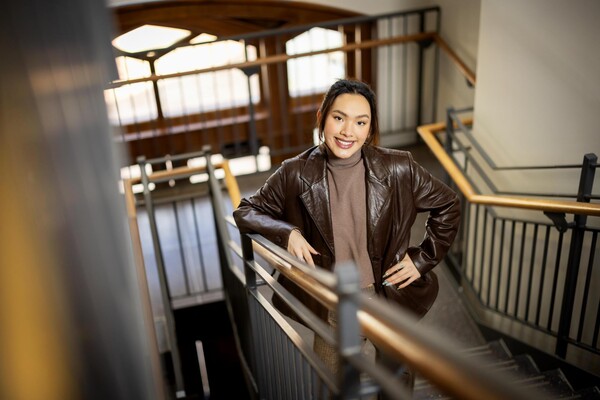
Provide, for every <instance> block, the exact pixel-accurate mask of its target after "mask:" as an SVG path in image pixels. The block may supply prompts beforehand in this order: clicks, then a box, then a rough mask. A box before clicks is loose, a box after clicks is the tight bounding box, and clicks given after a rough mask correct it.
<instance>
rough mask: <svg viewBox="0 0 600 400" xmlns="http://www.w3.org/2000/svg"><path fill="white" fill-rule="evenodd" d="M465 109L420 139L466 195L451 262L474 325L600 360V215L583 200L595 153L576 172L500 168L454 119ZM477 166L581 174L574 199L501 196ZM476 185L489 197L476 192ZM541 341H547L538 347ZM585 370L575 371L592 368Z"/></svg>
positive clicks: (422, 130) (588, 194)
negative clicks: (596, 291)
mask: <svg viewBox="0 0 600 400" xmlns="http://www.w3.org/2000/svg"><path fill="white" fill-rule="evenodd" d="M467 111H470V110H460V111H455V110H453V109H449V112H448V118H447V123H437V124H430V125H426V126H421V127H419V128H418V132H419V134H420V135H421V137H422V138H423V140H424V141H425V143H426V144H427V145H428V146H429V148H430V149H431V150H432V152H433V153H434V155H435V156H436V157H437V159H438V160H439V161H440V163H441V165H442V166H443V167H444V169H445V170H446V171H447V173H448V175H449V180H450V183H451V184H453V185H455V186H456V188H457V189H458V190H459V191H460V192H461V193H462V196H463V200H464V201H463V223H462V227H461V231H460V233H459V239H458V240H457V241H456V243H455V245H454V246H453V248H452V250H451V252H450V253H449V257H448V258H449V260H450V261H451V265H452V266H454V269H455V273H456V275H457V277H458V278H459V280H461V281H462V283H463V284H464V286H465V287H466V288H467V289H468V291H467V295H468V298H470V299H471V300H472V302H473V303H472V304H474V305H477V307H476V308H477V310H476V311H475V312H476V317H477V319H478V320H479V322H480V323H483V324H484V325H487V326H490V327H492V328H494V329H497V330H500V331H504V333H507V334H508V335H509V336H513V337H516V338H517V339H518V340H521V341H524V342H527V341H528V339H527V338H528V337H531V336H532V333H531V332H532V331H533V332H537V335H538V336H536V339H535V340H531V343H528V344H530V345H532V346H533V347H537V348H538V349H540V350H542V351H545V352H547V353H551V354H555V355H557V356H559V357H561V358H563V359H564V358H567V355H568V352H569V351H571V350H572V349H573V348H574V347H575V348H577V349H579V350H574V351H584V352H587V353H588V354H590V355H591V357H592V358H594V359H596V360H598V359H600V349H599V347H598V335H599V331H600V301H598V299H597V296H596V297H594V295H593V290H592V289H593V288H594V286H593V285H594V279H597V274H598V273H599V272H598V271H597V265H598V262H597V260H595V257H594V256H595V253H596V248H597V247H596V246H597V238H598V232H600V228H598V227H593V226H588V225H587V220H588V217H592V218H595V217H598V216H600V204H597V203H591V202H590V201H591V200H592V199H598V198H599V197H598V196H595V195H593V194H592V186H593V181H594V172H595V169H596V167H597V166H598V164H597V157H596V155H594V154H586V155H585V156H584V158H583V163H582V164H579V165H557V166H524V167H499V166H497V165H495V163H493V160H491V158H490V157H489V155H487V154H486V153H485V151H484V150H483V148H482V146H481V145H480V144H479V143H477V140H476V139H475V138H474V137H473V135H472V134H471V133H470V129H469V125H470V124H472V120H470V119H468V118H467V119H464V120H461V119H460V118H459V117H458V116H457V114H458V113H460V112H467ZM441 133H445V135H444V137H445V141H444V142H443V143H442V139H440V136H442V135H440V134H441ZM473 150H477V152H476V154H473ZM478 160H484V162H485V163H487V168H488V169H491V170H516V169H520V170H554V169H564V168H570V169H573V168H578V169H580V171H581V174H580V179H579V188H578V193H577V194H573V195H567V194H539V193H535V194H533V193H518V192H506V191H501V190H499V189H498V188H497V187H496V186H495V185H494V182H493V180H492V179H491V178H490V177H489V176H488V175H486V173H485V168H484V167H482V165H480V163H479V162H478ZM477 178H478V179H477ZM481 182H483V184H485V185H486V186H487V187H488V188H490V190H491V192H492V193H491V194H482V193H481V191H480V190H479V189H478V188H477V183H481ZM520 196H528V197H520ZM541 196H545V197H561V198H565V197H573V198H574V200H555V199H548V198H542V197H541ZM507 210H508V212H507ZM510 210H517V211H510ZM518 210H527V211H528V212H526V213H522V212H518ZM521 214H523V216H521ZM544 215H545V216H546V217H547V218H549V219H550V220H551V223H549V222H547V220H545V217H543V216H544ZM566 215H573V221H572V222H567V219H566ZM594 220H595V221H597V219H594ZM553 227H555V228H556V230H554V229H552V228H553ZM569 231H570V235H568V232H569ZM564 254H567V257H566V260H565V256H564ZM561 282H563V284H562V285H561ZM596 282H597V281H596ZM594 300H595V304H594ZM559 303H560V306H558V304H559ZM481 310H483V311H481ZM498 317H501V318H498ZM502 321H509V326H508V327H507V325H506V323H505V322H502ZM511 324H512V325H511ZM519 329H520V330H521V333H520V334H519ZM540 333H541V334H543V335H544V336H546V337H550V338H553V340H550V341H549V340H542V341H540V340H539V334H540ZM533 335H534V336H535V335H536V334H535V333H534V334H533ZM574 364H575V365H578V362H577V361H575V362H574ZM592 364H593V362H592V363H586V362H583V363H580V364H579V365H578V366H580V367H581V368H583V369H590V368H591V365H592Z"/></svg>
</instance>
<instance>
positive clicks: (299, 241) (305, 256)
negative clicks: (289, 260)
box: [287, 229, 319, 267]
mask: <svg viewBox="0 0 600 400" xmlns="http://www.w3.org/2000/svg"><path fill="white" fill-rule="evenodd" d="M287 251H288V252H290V253H291V254H292V255H294V256H296V257H298V258H299V259H300V260H301V261H304V262H306V263H308V264H309V265H312V266H313V267H314V266H315V263H314V261H313V259H312V255H311V254H315V255H317V254H319V252H318V251H316V250H315V249H313V247H312V246H311V245H310V244H309V243H308V242H307V241H306V239H305V238H304V236H302V234H301V233H300V231H299V230H298V229H294V230H293V231H292V233H290V237H289V238H288V246H287Z"/></svg>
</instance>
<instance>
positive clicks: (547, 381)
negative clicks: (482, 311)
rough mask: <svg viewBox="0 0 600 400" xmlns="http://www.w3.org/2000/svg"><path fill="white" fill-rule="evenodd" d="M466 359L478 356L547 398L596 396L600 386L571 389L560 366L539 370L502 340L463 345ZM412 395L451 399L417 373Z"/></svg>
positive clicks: (598, 399) (589, 398) (586, 398)
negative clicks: (471, 345)
mask: <svg viewBox="0 0 600 400" xmlns="http://www.w3.org/2000/svg"><path fill="white" fill-rule="evenodd" d="M463 355H464V356H465V358H467V359H478V360H481V361H482V362H483V363H484V366H485V368H486V369H488V370H489V371H493V372H498V373H501V374H505V375H506V376H507V377H508V378H509V380H510V381H511V383H512V384H514V385H518V386H521V387H523V388H524V389H525V388H526V389H532V390H535V391H537V392H539V393H540V394H541V395H543V396H545V397H547V398H549V399H550V398H551V399H573V400H575V399H581V400H600V390H599V389H598V388H597V387H591V388H587V389H584V390H580V391H578V392H575V391H574V390H573V387H572V386H571V384H570V383H569V381H568V379H567V378H566V376H565V375H564V373H563V371H562V370H560V369H553V370H548V371H543V372H541V371H540V369H539V368H538V366H537V364H536V363H535V361H534V360H533V359H532V358H531V356H529V355H527V354H519V355H516V356H513V355H512V354H511V352H510V350H508V348H507V347H506V345H505V344H504V342H503V341H502V340H499V341H494V342H489V343H488V344H487V345H484V346H479V347H477V348H472V349H467V350H465V351H464V352H463ZM414 399H417V400H424V399H438V400H441V399H451V397H449V396H447V395H445V394H443V393H442V392H441V391H439V390H438V389H437V388H436V387H434V386H433V385H431V384H430V383H429V382H428V381H426V380H425V379H423V378H422V377H419V376H417V379H416V381H415V387H414Z"/></svg>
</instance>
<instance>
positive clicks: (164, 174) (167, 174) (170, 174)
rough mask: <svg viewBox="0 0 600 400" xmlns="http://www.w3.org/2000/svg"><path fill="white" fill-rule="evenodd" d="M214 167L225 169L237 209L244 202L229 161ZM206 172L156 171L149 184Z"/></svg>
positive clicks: (203, 169)
mask: <svg viewBox="0 0 600 400" xmlns="http://www.w3.org/2000/svg"><path fill="white" fill-rule="evenodd" d="M213 166H214V167H215V168H216V169H223V171H224V172H225V186H226V187H227V192H228V193H229V198H230V199H231V205H232V206H233V208H234V209H235V208H237V206H238V205H239V204H240V201H241V200H242V197H241V195H240V188H239V186H238V184H237V180H236V179H235V177H234V176H233V174H232V173H231V169H230V168H229V161H228V160H223V161H221V162H217V163H213ZM203 172H206V166H201V167H177V168H173V169H169V170H162V171H156V172H154V173H152V175H149V176H148V182H155V181H159V180H165V179H171V178H172V179H177V178H182V177H188V176H190V175H192V174H195V173H198V174H200V173H203ZM141 181H142V178H140V177H136V178H131V179H128V180H127V184H128V185H129V186H131V185H134V184H137V183H140V182H141Z"/></svg>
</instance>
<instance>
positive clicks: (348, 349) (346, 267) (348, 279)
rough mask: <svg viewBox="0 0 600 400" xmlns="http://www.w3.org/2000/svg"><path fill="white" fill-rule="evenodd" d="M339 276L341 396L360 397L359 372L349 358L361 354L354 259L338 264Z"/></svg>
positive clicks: (347, 397) (357, 284)
mask: <svg viewBox="0 0 600 400" xmlns="http://www.w3.org/2000/svg"><path fill="white" fill-rule="evenodd" d="M335 275H336V277H337V288H336V290H337V294H338V305H337V327H336V334H337V340H338V345H339V357H340V362H339V366H340V369H339V377H338V379H339V383H340V398H342V399H358V398H360V373H359V371H358V370H357V369H356V368H355V367H353V366H352V365H350V364H349V363H348V362H347V361H346V359H347V357H351V356H354V355H357V354H360V337H359V333H360V326H359V324H358V315H357V312H358V304H357V302H356V300H355V299H353V297H356V295H358V293H359V291H360V287H359V275H358V270H357V269H356V265H355V264H354V263H352V262H349V263H342V264H339V265H336V267H335Z"/></svg>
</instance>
